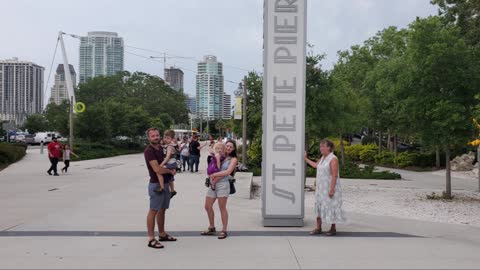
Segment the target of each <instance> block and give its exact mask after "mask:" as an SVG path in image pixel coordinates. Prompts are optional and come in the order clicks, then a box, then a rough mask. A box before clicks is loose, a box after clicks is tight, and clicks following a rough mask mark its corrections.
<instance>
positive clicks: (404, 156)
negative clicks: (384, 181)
mask: <svg viewBox="0 0 480 270" xmlns="http://www.w3.org/2000/svg"><path fill="white" fill-rule="evenodd" d="M417 158H418V154H417V153H413V152H402V153H399V154H398V155H397V157H396V158H394V164H395V165H396V166H398V167H400V168H404V167H408V166H414V165H415V160H416V159H417Z"/></svg>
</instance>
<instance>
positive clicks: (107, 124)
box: [74, 103, 112, 143]
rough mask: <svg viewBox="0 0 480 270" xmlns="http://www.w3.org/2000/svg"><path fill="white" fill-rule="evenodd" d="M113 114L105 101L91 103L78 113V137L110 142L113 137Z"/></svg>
mask: <svg viewBox="0 0 480 270" xmlns="http://www.w3.org/2000/svg"><path fill="white" fill-rule="evenodd" d="M110 117H111V115H110V114H109V113H108V110H107V106H105V104H103V103H98V104H94V105H90V106H89V107H88V108H87V109H86V110H85V111H84V112H83V113H80V114H78V116H77V120H76V121H75V129H74V130H75V131H76V134H77V136H78V137H80V138H84V139H87V140H88V141H94V142H102V143H109V142H110V139H111V138H112V126H111V118H110Z"/></svg>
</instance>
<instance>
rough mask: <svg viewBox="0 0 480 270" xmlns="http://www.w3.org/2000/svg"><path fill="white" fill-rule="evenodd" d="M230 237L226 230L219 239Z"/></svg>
mask: <svg viewBox="0 0 480 270" xmlns="http://www.w3.org/2000/svg"><path fill="white" fill-rule="evenodd" d="M227 237H228V234H227V232H226V231H222V232H221V233H220V235H219V236H218V239H225V238H227Z"/></svg>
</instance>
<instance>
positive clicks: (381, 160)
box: [374, 151, 394, 165]
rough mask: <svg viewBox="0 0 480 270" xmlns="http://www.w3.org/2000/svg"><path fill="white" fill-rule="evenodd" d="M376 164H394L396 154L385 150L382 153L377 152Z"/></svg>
mask: <svg viewBox="0 0 480 270" xmlns="http://www.w3.org/2000/svg"><path fill="white" fill-rule="evenodd" d="M374 159H375V164H379V165H393V164H394V160H393V159H394V154H393V153H392V152H388V151H383V152H382V153H381V154H376V155H375V156H374Z"/></svg>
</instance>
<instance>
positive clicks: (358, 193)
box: [311, 186, 480, 226]
mask: <svg viewBox="0 0 480 270" xmlns="http://www.w3.org/2000/svg"><path fill="white" fill-rule="evenodd" d="M343 191H344V194H343V199H344V204H343V205H344V209H345V211H347V212H356V213H364V214H372V215H381V216H393V217H400V218H409V219H417V220H424V221H432V222H441V223H453V224H468V225H473V226H480V193H478V192H467V191H453V192H452V195H453V196H454V199H453V200H451V201H446V200H439V199H437V200H431V199H427V194H428V195H430V194H431V193H432V190H419V189H407V188H381V187H365V186H364V187H358V186H344V187H343ZM435 192H436V194H437V195H441V193H442V191H441V190H437V191H435ZM311 197H312V200H313V195H312V196H311Z"/></svg>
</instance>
